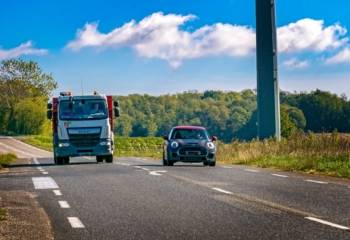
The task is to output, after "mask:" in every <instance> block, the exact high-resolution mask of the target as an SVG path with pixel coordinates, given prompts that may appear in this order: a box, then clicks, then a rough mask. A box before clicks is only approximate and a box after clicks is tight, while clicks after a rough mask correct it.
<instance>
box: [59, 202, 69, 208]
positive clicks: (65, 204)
mask: <svg viewBox="0 0 350 240" xmlns="http://www.w3.org/2000/svg"><path fill="white" fill-rule="evenodd" d="M58 204H59V205H60V207H61V208H70V206H69V204H68V203H67V201H58Z"/></svg>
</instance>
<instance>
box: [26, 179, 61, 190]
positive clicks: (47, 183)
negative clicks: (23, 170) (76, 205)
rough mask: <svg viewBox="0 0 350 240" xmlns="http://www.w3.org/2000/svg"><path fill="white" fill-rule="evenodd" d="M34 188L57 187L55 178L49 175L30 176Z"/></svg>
mask: <svg viewBox="0 0 350 240" xmlns="http://www.w3.org/2000/svg"><path fill="white" fill-rule="evenodd" d="M32 181H33V185H34V188H35V189H55V188H59V187H58V185H57V183H56V182H55V180H53V178H51V177H32Z"/></svg>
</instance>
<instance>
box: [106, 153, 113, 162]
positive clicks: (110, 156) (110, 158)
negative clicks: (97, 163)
mask: <svg viewBox="0 0 350 240" xmlns="http://www.w3.org/2000/svg"><path fill="white" fill-rule="evenodd" d="M112 162H113V155H112V154H110V155H107V156H106V163H112Z"/></svg>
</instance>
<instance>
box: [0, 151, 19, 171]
mask: <svg viewBox="0 0 350 240" xmlns="http://www.w3.org/2000/svg"><path fill="white" fill-rule="evenodd" d="M16 158H17V156H16V155H15V154H13V153H7V154H0V169H1V168H2V167H3V166H6V165H9V164H10V163H11V162H13V161H14V160H15V159H16Z"/></svg>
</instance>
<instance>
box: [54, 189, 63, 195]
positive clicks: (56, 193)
mask: <svg viewBox="0 0 350 240" xmlns="http://www.w3.org/2000/svg"><path fill="white" fill-rule="evenodd" d="M52 191H53V193H54V194H55V195H56V196H62V193H61V191H60V190H52Z"/></svg>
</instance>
